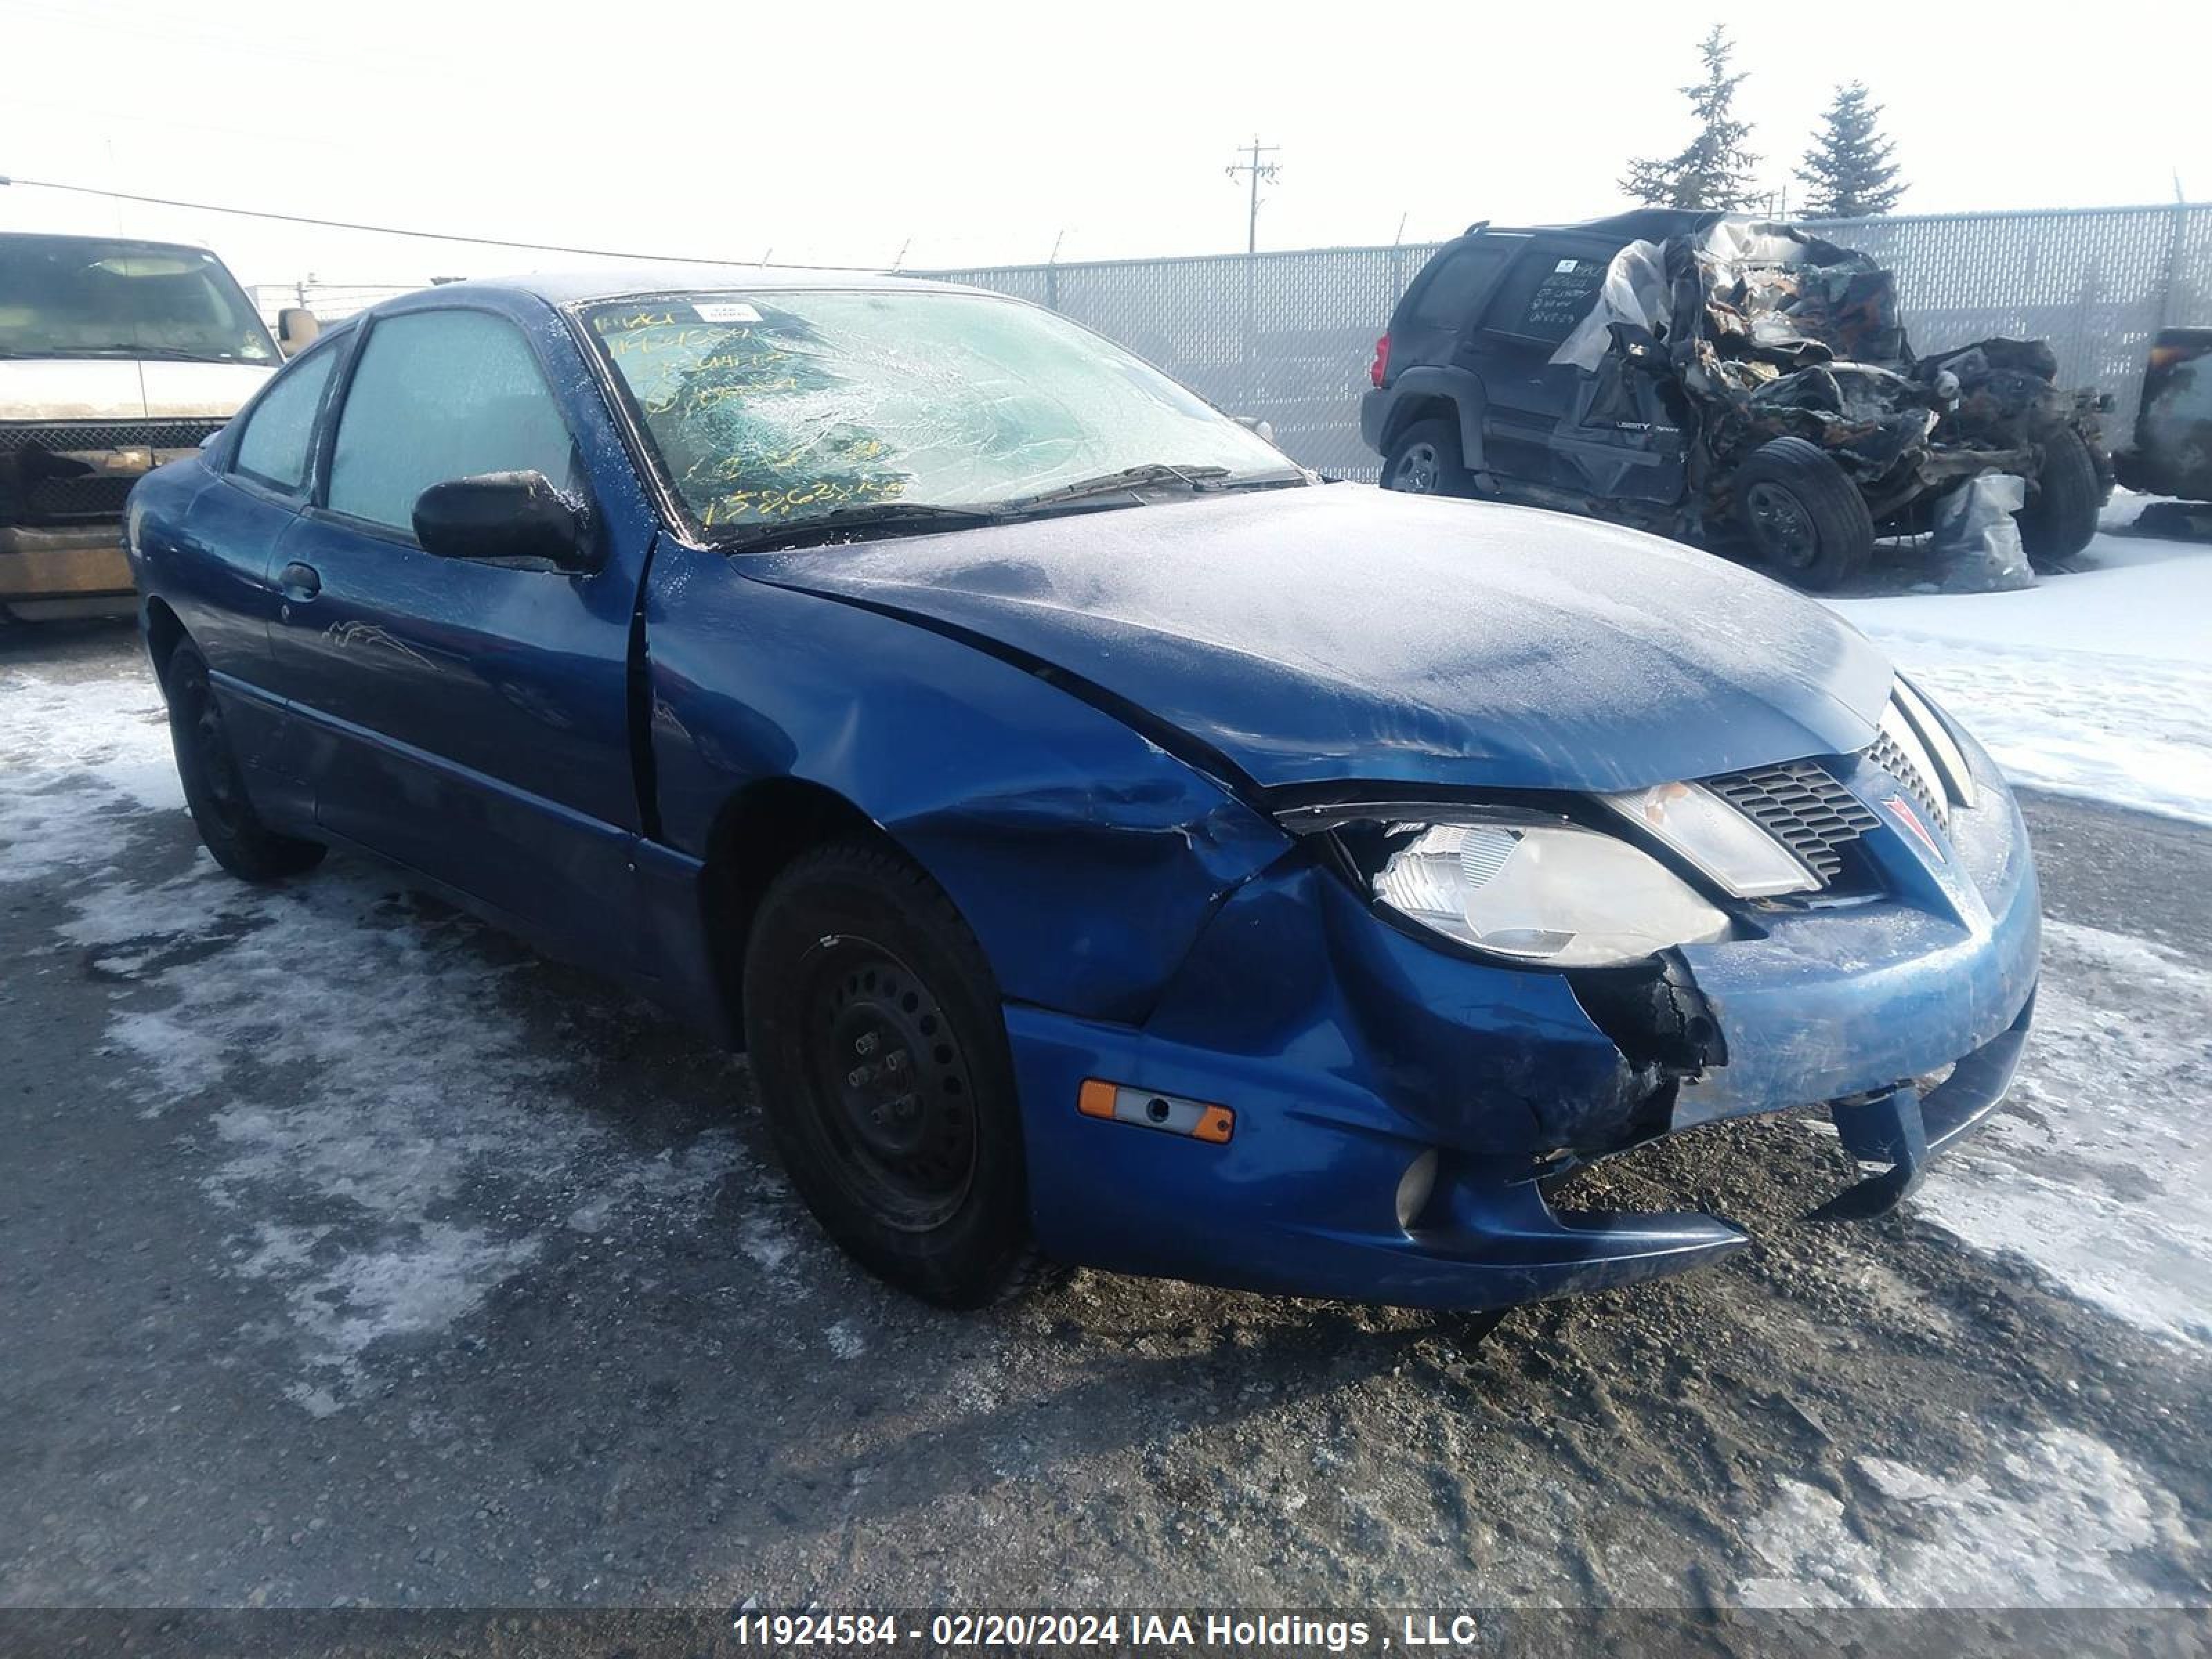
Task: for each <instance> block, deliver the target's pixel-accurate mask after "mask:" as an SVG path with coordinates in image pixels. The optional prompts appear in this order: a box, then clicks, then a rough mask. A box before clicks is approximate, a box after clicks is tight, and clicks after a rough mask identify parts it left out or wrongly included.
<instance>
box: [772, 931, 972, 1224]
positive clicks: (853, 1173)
mask: <svg viewBox="0 0 2212 1659" xmlns="http://www.w3.org/2000/svg"><path fill="white" fill-rule="evenodd" d="M799 998H800V1005H799V1006H800V1007H801V1008H802V1010H803V1011H804V1013H803V1021H804V1024H803V1028H802V1029H803V1033H804V1035H803V1039H802V1040H803V1042H804V1043H805V1054H806V1070H807V1078H808V1081H809V1083H810V1085H811V1093H812V1095H813V1098H814V1103H815V1105H816V1108H817V1109H816V1110H815V1111H813V1112H812V1113H811V1114H810V1115H809V1127H810V1129H811V1132H812V1133H813V1135H814V1137H815V1139H816V1140H817V1144H818V1146H819V1147H820V1150H821V1151H822V1152H823V1153H824V1154H825V1157H824V1162H825V1163H826V1164H828V1165H829V1169H830V1170H831V1171H832V1172H833V1174H834V1175H835V1176H836V1180H837V1182H838V1184H839V1185H840V1186H842V1188H845V1190H846V1192H847V1194H848V1195H849V1196H850V1197H852V1198H853V1199H854V1200H856V1201H858V1202H859V1203H860V1204H861V1205H862V1206H865V1207H866V1209H867V1211H868V1212H870V1213H871V1214H872V1215H874V1216H876V1217H878V1218H880V1219H881V1220H883V1221H884V1223H886V1224H887V1225H890V1226H892V1227H895V1228H896V1229H898V1230H899V1231H902V1232H926V1231H929V1230H930V1229H932V1228H933V1227H938V1226H941V1225H944V1223H945V1221H947V1220H949V1219H950V1218H951V1217H952V1216H953V1215H954V1214H956V1213H957V1212H958V1211H959V1209H960V1207H961V1206H962V1205H963V1204H964V1203H965V1202H966V1201H967V1198H968V1194H969V1189H970V1188H972V1187H973V1186H974V1184H975V1158H976V1152H977V1146H978V1142H979V1139H980V1136H979V1134H978V1119H977V1116H976V1109H975V1079H974V1076H973V1074H972V1073H971V1071H970V1068H969V1062H968V1056H967V1054H966V1053H965V1052H964V1050H963V1048H962V1046H961V1043H960V1040H959V1037H958V1036H957V1034H956V1033H955V1031H954V1030H953V1027H952V1023H951V1020H950V1019H948V1018H946V1017H945V1009H944V1006H943V1004H942V1003H941V1002H940V1001H939V1000H938V998H937V996H936V994H934V993H933V992H932V991H931V989H930V988H929V987H928V985H927V983H926V982H925V981H923V980H922V978H921V975H918V974H916V973H915V971H914V970H913V969H911V968H909V967H908V966H907V965H906V963H904V962H902V961H901V960H900V959H899V958H898V957H897V956H896V955H895V954H893V953H892V952H891V951H889V950H887V949H886V948H884V946H883V945H878V944H877V943H875V942H874V941H873V940H871V939H863V938H860V937H859V936H857V935H854V934H838V935H832V936H829V937H828V938H825V939H823V940H822V941H821V942H820V943H819V944H817V945H816V946H815V947H814V948H813V949H812V950H811V951H809V952H808V953H807V959H806V962H805V964H804V966H803V967H802V969H801V974H800V987H799Z"/></svg>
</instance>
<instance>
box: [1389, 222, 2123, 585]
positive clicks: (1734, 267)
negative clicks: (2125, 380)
mask: <svg viewBox="0 0 2212 1659" xmlns="http://www.w3.org/2000/svg"><path fill="white" fill-rule="evenodd" d="M1370 375H1371V378H1372V380H1373V381H1374V384H1375V389H1374V390H1373V391H1372V392H1368V393H1367V394H1366V395H1365V397H1364V398H1363V399H1362V400H1361V404H1360V410H1359V427H1360V435H1361V436H1362V437H1363V438H1364V440H1365V441H1366V442H1367V444H1368V446H1369V447H1370V448H1372V449H1374V450H1376V451H1377V452H1378V453H1381V454H1382V455H1383V458H1384V459H1383V484H1384V486H1385V487H1386V488H1388V489H1404V490H1412V491H1415V492H1420V493H1428V494H1436V495H1487V496H1493V497H1496V498H1498V499H1502V500H1509V501H1522V502H1526V503H1529V504H1532V505H1536V506H1541V507H1558V508H1564V509H1565V510H1567V511H1571V512H1577V513H1593V514H1595V515H1598V516H1600V517H1603V518H1607V519H1613V520H1618V521H1620V522H1623V523H1627V524H1632V525H1634V526H1638V527H1640V528H1643V529H1647V530H1653V531H1656V532H1659V533H1660V534H1662V535H1667V536H1672V537H1674V538H1678V539H1680V540H1685V541H1690V542H1694V543H1698V544H1701V545H1705V546H1711V547H1716V548H1721V549H1741V550H1746V551H1748V552H1749V553H1751V554H1752V555H1753V556H1756V557H1759V558H1761V559H1763V560H1765V562H1767V563H1768V564H1770V565H1771V567H1773V568H1774V569H1775V571H1776V574H1780V575H1782V576H1784V577H1785V578H1786V579H1787V580H1791V581H1794V582H1796V583H1797V584H1798V585H1799V586H1804V587H1811V588H1826V587H1832V586H1835V585H1836V584H1837V583H1838V582H1841V581H1844V580H1847V579H1848V578H1849V577H1850V576H1851V575H1852V574H1855V573H1856V572H1857V571H1858V570H1859V569H1860V568H1862V567H1863V565H1864V564H1865V563H1866V562H1867V561H1868V559H1869V556H1870V555H1871V552H1872V550H1873V546H1874V541H1875V536H1876V535H1877V534H1882V535H1900V534H1910V533H1916V532H1922V531H1924V530H1926V529H1928V528H1929V525H1930V522H1931V517H1932V509H1933V507H1934V503H1935V501H1936V499H1937V498H1938V497H1939V496H1941V495H1944V494H1945V493H1947V492H1948V491H1949V490H1951V489H1954V488H1955V487H1957V486H1958V485H1959V484H1960V483H1963V482H1964V481H1965V480H1966V479H1967V478H1970V477H1974V476H1976V475H1978V474H1982V473H1991V472H2008V473H2014V474H2016V475H2018V476H2020V477H2023V478H2025V479H2026V480H2027V504H2026V506H2025V507H2023V508H2022V509H2021V512H2020V513H2019V515H2018V517H2019V520H2020V527H2021V540H2022V541H2023V543H2024V544H2026V547H2027V552H2028V554H2029V556H2030V557H2031V558H2032V559H2033V560H2034V561H2035V562H2037V563H2038V564H2039V566H2042V567H2044V568H2049V567H2050V566H2051V565H2052V564H2055V563H2057V562H2060V561H2063V560H2064V559H2066V558H2069V557H2070V556H2072V555H2074V554H2075V553H2077V552H2079V551H2080V550H2081V548H2082V547H2083V546H2085V545H2086V544H2087V542H2088V540H2089V538H2090V537H2091V536H2092V535H2093V534H2094V533H2095V532H2096V526H2097V513H2098V509H2099V508H2100V507H2101V506H2102V505H2103V504H2104V502H2105V501H2106V498H2107V497H2108V496H2109V495H2110V494H2111V492H2112V461H2111V459H2110V457H2109V456H2108V454H2107V453H2106V448H2105V443H2104V439H2103V436H2102V434H2101V432H2100V427H2099V422H2098V419H2097V416H2098V412H2099V410H2100V409H2101V408H2103V407H2106V406H2108V404H2109V400H2106V399H2101V398H2099V397H2098V395H2097V394H2096V393H2095V392H2069V391H2065V390H2062V389H2061V388H2060V387H2058V386H2057V384H2056V381H2057V362H2056V360H2055V359H2054V358H2053V357H2052V356H2051V351H2050V349H2049V348H2048V347H2047V346H2045V345H2044V344H2042V343H2040V342H2023V341H2016V340H1984V341H1981V342H1978V343H1976V344H1974V345H1972V346H1968V347H1965V348H1962V349H1960V350H1956V351H1950V352H1945V353H1942V354H1940V355H1937V356H1931V357H1922V358H1916V357H1915V356H1913V354H1912V351H1911V347H1910V346H1909V344H1908V343H1906V340H1905V330H1904V328H1903V326H1902V325H1900V323H1899V320H1898V314H1897V297H1896V283H1895V281H1894V278H1893V276H1892V275H1891V273H1890V272H1888V271H1887V270H1883V269H1881V267H1880V266H1878V265H1876V264H1875V263H1874V262H1873V261H1872V260H1871V259H1869V258H1867V257H1866V256H1865V255H1863V254H1860V253H1854V252H1850V251H1849V250H1847V249H1844V248H1840V247H1838V246H1834V245H1833V244H1832V243H1828V242H1824V241H1821V240H1818V239H1817V238H1814V237H1811V236H1808V235H1806V234H1803V233H1802V232H1798V231H1796V230H1792V229H1790V228H1787V227H1784V226H1779V225H1770V224H1764V223H1758V222H1753V221H1750V220H1747V219H1741V218H1731V217H1729V216H1724V215H1721V214H1717V213H1690V212H1681V211H1676V210H1669V209H1659V208H1651V209H1644V210H1638V211H1636V212H1632V213H1623V214H1620V215H1617V216H1613V217H1611V218H1607V219H1595V220H1592V221H1590V222H1588V223H1585V224H1577V225H1554V226H1542V227H1537V228H1528V229H1510V230H1509V229H1500V228H1492V226H1490V225H1489V224H1487V223H1482V224H1477V225H1474V226H1472V227H1470V228H1469V229H1468V232H1467V234H1465V235H1463V236H1460V237H1458V238H1455V240H1452V241H1450V242H1448V243H1446V244H1445V245H1444V246H1443V247H1442V248H1441V249H1439V250H1438V251H1437V254H1436V256H1435V257H1434V258H1431V260H1430V261H1429V263H1428V264H1426V265H1425V266H1424V267H1423V268H1422V270H1421V271H1420V274H1419V276H1415V277H1414V279H1413V283H1412V285H1411V286H1410V287H1408V288H1407V290H1406V294H1405V297H1404V298H1403V299H1401V301H1399V302H1398V307H1397V310H1396V312H1395V313H1394V314H1393V316H1392V318H1391V319H1390V329H1389V332H1388V333H1387V334H1385V335H1384V336H1383V337H1382V338H1381V339H1380V340H1379V341H1377V342H1376V353H1375V362H1374V366H1373V368H1372V370H1371V371H1370Z"/></svg>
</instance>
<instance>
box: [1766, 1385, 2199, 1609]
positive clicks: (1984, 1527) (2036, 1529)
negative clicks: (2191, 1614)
mask: <svg viewBox="0 0 2212 1659" xmlns="http://www.w3.org/2000/svg"><path fill="white" fill-rule="evenodd" d="M1852 1473H1853V1474H1855V1475H1856V1476H1857V1480H1855V1481H1854V1482H1853V1483H1852V1490H1851V1492H1850V1497H1849V1498H1838V1497H1837V1496H1836V1495H1835V1494H1833V1493H1832V1492H1824V1491H1822V1490H1821V1489H1820V1488H1819V1487H1817V1486H1808V1485H1806V1484H1805V1483H1804V1482H1802V1481H1798V1480H1783V1481H1778V1483H1777V1486H1778V1494H1777V1496H1776V1498H1775V1500H1774V1502H1773V1504H1771V1506H1770V1507H1769V1508H1768V1509H1767V1510H1766V1512H1765V1514H1764V1515H1762V1516H1760V1517H1759V1519H1758V1520H1757V1521H1756V1522H1753V1525H1752V1527H1751V1528H1750V1529H1749V1535H1748V1541H1749V1543H1750V1545H1751V1547H1752V1549H1753V1553H1755V1554H1756V1555H1757V1556H1758V1558H1759V1561H1760V1562H1761V1563H1762V1564H1763V1565H1765V1568H1766V1569H1767V1571H1765V1572H1763V1573H1760V1574H1758V1575H1756V1576H1754V1577H1748V1578H1746V1579H1744V1580H1743V1581H1742V1582H1741V1583H1739V1584H1738V1585H1737V1586H1736V1600H1737V1601H1738V1602H1739V1603H1740V1604H1741V1605H1742V1606H1745V1607H2153V1606H2159V1605H2161V1604H2164V1603H2166V1602H2167V1601H2170V1599H2171V1598H2170V1597H2169V1596H2168V1595H2165V1594H2162V1593H2160V1591H2158V1590H2156V1589H2153V1588H2152V1587H2150V1586H2148V1585H2146V1584H2145V1583H2142V1581H2141V1580H2140V1579H2138V1578H2137V1577H2136V1576H2135V1575H2134V1574H2133V1573H2132V1572H2131V1571H2130V1570H2129V1561H2128V1558H2129V1556H2130V1553H2133V1552H2134V1551H2136V1550H2139V1549H2142V1548H2143V1547H2146V1546H2148V1545H2150V1544H2153V1543H2155V1542H2158V1541H2160V1539H2161V1538H2164V1539H2166V1540H2170V1541H2179V1540H2180V1539H2181V1538H2182V1537H2183V1536H2184V1535H2185V1532H2186V1526H2185V1522H2184V1521H2183V1520H2182V1517H2181V1510H2180V1505H2179V1504H2178V1503H2177V1502H2176V1501H2175V1499H2174V1497H2173V1495H2172V1493H2171V1492H2167V1491H2166V1490H2165V1489H2164V1488H2163V1487H2161V1486H2158V1485H2156V1484H2155V1483H2154V1482H2152V1481H2150V1480H2147V1479H2145V1478H2143V1477H2142V1476H2141V1475H2140V1474H2138V1473H2137V1472H2136V1470H2135V1468H2133V1467H2131V1466H2130V1464H2129V1463H2127V1462H2125V1461H2124V1459H2123V1458H2122V1457H2121V1456H2120V1455H2119V1454H2118V1452H2116V1451H2114V1450H2113V1449H2112V1448H2111V1447H2110V1446H2108V1445H2106V1444H2105V1443H2103V1442H2102V1441H2100V1440H2095V1439H2092V1438H2091V1437H2089V1436H2087V1435H2085V1434H2081V1433H2078V1432H2076V1431H2074V1430H2071V1429H2052V1430H2048V1431H2045V1432H2044V1433H2041V1434H2039V1435H2036V1436H2034V1437H2032V1438H2027V1439H2024V1440H2022V1441H2021V1442H2019V1443H2016V1444H2015V1446H2014V1447H2013V1448H2012V1449H2010V1450H2008V1451H2007V1452H2006V1453H2005V1454H2004V1455H2003V1456H2002V1457H2001V1458H2000V1459H1999V1460H1998V1461H1997V1464H1996V1470H1995V1475H1994V1479H1990V1478H1984V1476H1983V1475H1980V1474H1966V1475H1964V1476H1961V1477H1960V1478H1957V1479H1954V1480H1943V1479H1940V1478H1937V1477H1936V1476H1933V1475H1929V1474H1925V1473H1923V1472H1922V1471H1921V1470H1919V1469H1917V1468H1912V1467H1911V1465H1909V1464H1905V1463H1899V1462H1893V1461H1891V1460H1890V1459H1888V1458H1884V1457H1862V1458H1859V1459H1858V1460H1857V1462H1856V1463H1855V1464H1854V1465H1853V1468H1852Z"/></svg>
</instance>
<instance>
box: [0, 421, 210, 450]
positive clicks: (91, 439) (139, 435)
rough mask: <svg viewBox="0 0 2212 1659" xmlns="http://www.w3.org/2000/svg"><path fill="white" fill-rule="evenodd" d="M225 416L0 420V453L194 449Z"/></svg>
mask: <svg viewBox="0 0 2212 1659" xmlns="http://www.w3.org/2000/svg"><path fill="white" fill-rule="evenodd" d="M225 418H226V417H225V416H216V415H200V416H194V417H192V418H191V419H190V420H183V421H37V422H31V421H26V422H0V455H4V454H6V453H9V451H11V450H18V449H59V450H70V449H196V448H197V447H199V446H200V445H201V444H202V443H204V442H205V441H206V440H207V436H208V435H209V434H210V433H211V432H220V431H222V427H223V421H224V419H225Z"/></svg>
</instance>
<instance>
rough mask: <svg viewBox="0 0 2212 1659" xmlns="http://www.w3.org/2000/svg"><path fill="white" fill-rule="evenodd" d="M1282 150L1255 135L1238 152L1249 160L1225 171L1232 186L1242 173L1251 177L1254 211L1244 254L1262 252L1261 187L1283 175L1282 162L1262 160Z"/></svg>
mask: <svg viewBox="0 0 2212 1659" xmlns="http://www.w3.org/2000/svg"><path fill="white" fill-rule="evenodd" d="M1281 148H1282V146H1281V145H1279V144H1263V143H1261V142H1260V135H1259V134H1257V133H1254V134H1253V135H1252V142H1251V143H1249V144H1246V145H1244V146H1243V147H1242V148H1240V149H1238V150H1237V154H1238V155H1242V156H1244V157H1246V158H1247V159H1245V160H1243V161H1232V162H1231V164H1230V165H1229V166H1228V167H1226V168H1225V169H1224V171H1225V172H1226V173H1228V175H1229V181H1230V182H1231V184H1234V183H1236V182H1237V174H1238V173H1249V174H1250V175H1251V185H1252V210H1251V212H1250V214H1249V216H1248V217H1247V219H1246V221H1245V227H1244V252H1246V253H1248V254H1251V253H1257V252H1259V251H1260V186H1261V184H1262V183H1263V182H1264V183H1267V184H1270V185H1272V184H1273V183H1274V182H1275V180H1276V179H1279V178H1280V177H1281V176H1282V173H1283V167H1282V163H1281V162H1279V161H1261V159H1260V158H1261V156H1263V155H1274V154H1275V153H1276V152H1277V151H1278V150H1279V149H1281Z"/></svg>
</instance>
